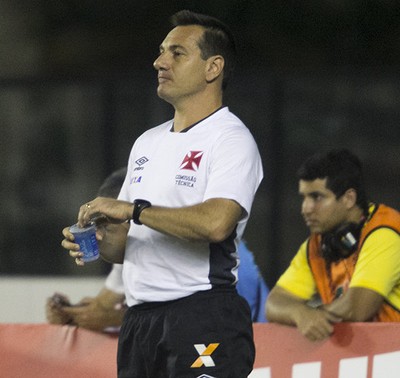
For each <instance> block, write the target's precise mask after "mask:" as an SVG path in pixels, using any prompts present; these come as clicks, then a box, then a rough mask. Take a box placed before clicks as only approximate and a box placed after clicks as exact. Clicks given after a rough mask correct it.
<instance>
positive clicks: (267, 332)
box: [251, 323, 400, 378]
mask: <svg viewBox="0 0 400 378" xmlns="http://www.w3.org/2000/svg"><path fill="white" fill-rule="evenodd" d="M254 338H255V343H256V351H257V355H256V362H255V365H254V367H255V372H254V373H253V374H252V375H251V377H252V378H256V377H257V378H258V377H260V378H261V377H263V378H303V377H304V378H338V377H340V378H399V377H400V324H399V323H340V324H337V325H335V332H334V334H333V335H332V336H331V337H330V338H329V339H326V340H324V341H320V342H315V343H312V342H310V341H308V340H307V339H306V338H304V337H303V336H302V335H301V334H300V333H299V332H298V330H297V329H295V328H292V327H285V326H281V325H277V324H255V325H254ZM261 368H264V369H261ZM258 370H260V371H262V374H261V373H260V374H257V371H258Z"/></svg>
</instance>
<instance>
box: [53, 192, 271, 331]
mask: <svg viewBox="0 0 400 378" xmlns="http://www.w3.org/2000/svg"><path fill="white" fill-rule="evenodd" d="M102 195H104V196H106V194H102ZM239 260H240V265H239V269H238V277H239V280H238V283H237V286H236V288H237V291H238V293H239V294H240V295H241V296H242V297H244V298H245V299H246V301H247V302H248V303H249V306H250V309H251V318H252V320H253V322H254V323H264V322H266V318H265V311H264V306H265V302H266V299H267V297H268V292H269V290H268V286H267V284H266V283H265V280H264V278H263V277H262V275H261V273H260V271H259V268H258V266H257V264H256V263H255V261H254V256H253V253H252V252H251V251H250V250H249V249H248V248H247V246H246V243H245V242H244V241H241V242H240V244H239ZM126 309H127V307H126V302H125V294H124V284H123V281H122V265H121V264H113V266H112V269H111V272H110V273H109V274H108V276H107V278H106V280H105V283H104V287H103V288H102V289H101V291H100V292H99V293H98V294H97V295H96V296H95V297H85V298H83V299H82V300H80V301H79V302H78V303H77V304H72V303H71V302H70V300H69V298H68V297H67V296H66V295H64V294H61V293H55V294H54V295H53V296H52V297H50V298H48V300H47V302H46V318H47V321H48V322H49V323H51V324H70V325H76V326H78V327H82V328H86V329H89V330H92V331H97V332H119V327H120V326H121V324H122V319H123V317H124V314H125V311H126Z"/></svg>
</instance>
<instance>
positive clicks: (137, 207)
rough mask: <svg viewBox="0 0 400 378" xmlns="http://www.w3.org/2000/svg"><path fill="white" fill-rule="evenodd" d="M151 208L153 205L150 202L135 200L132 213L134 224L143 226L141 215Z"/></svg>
mask: <svg viewBox="0 0 400 378" xmlns="http://www.w3.org/2000/svg"><path fill="white" fill-rule="evenodd" d="M150 206H151V203H150V202H149V201H146V200H144V199H135V200H134V201H133V213H132V220H133V223H135V224H138V225H141V224H143V223H142V222H141V221H140V220H139V218H140V214H141V213H142V211H143V210H144V209H146V208H148V207H150Z"/></svg>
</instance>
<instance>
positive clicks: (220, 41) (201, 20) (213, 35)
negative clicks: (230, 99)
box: [171, 10, 236, 89]
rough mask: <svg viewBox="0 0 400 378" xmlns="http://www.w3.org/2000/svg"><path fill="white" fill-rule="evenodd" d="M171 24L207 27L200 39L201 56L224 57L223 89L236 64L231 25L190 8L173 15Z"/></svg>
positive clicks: (204, 57)
mask: <svg viewBox="0 0 400 378" xmlns="http://www.w3.org/2000/svg"><path fill="white" fill-rule="evenodd" d="M171 24H172V26H174V27H176V26H187V25H199V26H202V27H203V28H204V29H205V30H204V34H203V37H202V39H201V40H200V41H199V48H200V51H201V57H202V59H208V58H209V57H210V56H213V55H221V56H222V57H223V58H224V61H225V65H224V73H223V74H224V76H223V80H222V89H225V88H226V86H227V84H228V81H229V79H230V77H231V76H232V72H233V70H234V68H235V64H236V44H235V39H234V36H233V33H232V31H231V30H230V29H229V27H228V26H227V25H225V24H224V23H223V22H222V21H220V20H218V19H217V18H215V17H212V16H208V15H204V14H200V13H195V12H192V11H189V10H181V11H179V12H177V13H175V14H174V15H173V16H171Z"/></svg>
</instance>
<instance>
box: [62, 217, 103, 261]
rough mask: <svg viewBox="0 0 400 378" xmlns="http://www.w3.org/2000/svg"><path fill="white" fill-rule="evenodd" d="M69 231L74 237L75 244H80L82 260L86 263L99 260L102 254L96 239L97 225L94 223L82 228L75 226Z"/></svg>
mask: <svg viewBox="0 0 400 378" xmlns="http://www.w3.org/2000/svg"><path fill="white" fill-rule="evenodd" d="M69 230H70V231H71V233H72V234H73V235H74V238H75V243H77V244H79V247H80V250H81V252H83V256H82V260H83V261H84V262H89V261H94V260H97V259H98V258H99V255H100V254H99V246H98V244H97V239H96V225H95V224H94V223H93V224H90V225H89V226H87V227H83V228H82V227H79V226H78V225H77V224H74V225H72V226H71V227H70V228H69Z"/></svg>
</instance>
